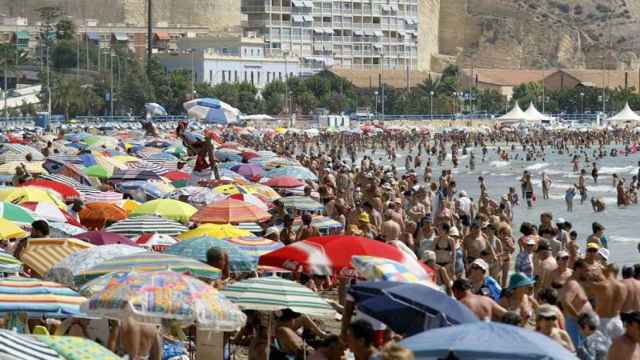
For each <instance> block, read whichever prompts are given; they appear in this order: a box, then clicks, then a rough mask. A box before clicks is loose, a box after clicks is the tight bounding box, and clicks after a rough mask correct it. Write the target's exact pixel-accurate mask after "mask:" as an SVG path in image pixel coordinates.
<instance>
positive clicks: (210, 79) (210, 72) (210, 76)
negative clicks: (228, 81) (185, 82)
mask: <svg viewBox="0 0 640 360" xmlns="http://www.w3.org/2000/svg"><path fill="white" fill-rule="evenodd" d="M209 81H213V70H209ZM222 81H224V75H222Z"/></svg>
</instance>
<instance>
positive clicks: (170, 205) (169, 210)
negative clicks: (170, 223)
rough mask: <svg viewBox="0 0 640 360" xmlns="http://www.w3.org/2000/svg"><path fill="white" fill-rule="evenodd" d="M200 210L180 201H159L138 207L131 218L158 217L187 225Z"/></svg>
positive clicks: (152, 201)
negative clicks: (142, 216) (141, 216)
mask: <svg viewBox="0 0 640 360" xmlns="http://www.w3.org/2000/svg"><path fill="white" fill-rule="evenodd" d="M197 211H198V209H196V208H194V207H193V206H191V205H189V204H187V203H184V202H182V201H179V200H172V199H157V200H151V201H147V202H146V203H144V204H142V205H140V206H138V207H137V208H136V209H135V210H134V211H133V212H132V213H131V216H140V215H157V216H160V217H163V218H166V219H171V220H176V221H178V222H181V223H187V222H188V221H189V219H190V218H191V216H193V214H195V213H196V212H197Z"/></svg>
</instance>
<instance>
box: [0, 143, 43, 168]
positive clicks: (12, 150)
mask: <svg viewBox="0 0 640 360" xmlns="http://www.w3.org/2000/svg"><path fill="white" fill-rule="evenodd" d="M29 154H30V155H31V160H32V161H43V160H44V155H42V153H41V152H40V151H38V150H36V149H35V148H33V147H31V146H28V145H22V144H2V146H0V162H3V163H7V162H10V161H16V162H19V161H23V162H24V161H27V155H29Z"/></svg>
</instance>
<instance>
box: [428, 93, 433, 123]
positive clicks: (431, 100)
mask: <svg viewBox="0 0 640 360" xmlns="http://www.w3.org/2000/svg"><path fill="white" fill-rule="evenodd" d="M433 94H434V93H433V90H431V91H429V117H430V118H431V120H433Z"/></svg>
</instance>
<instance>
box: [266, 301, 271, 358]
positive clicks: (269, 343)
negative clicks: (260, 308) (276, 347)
mask: <svg viewBox="0 0 640 360" xmlns="http://www.w3.org/2000/svg"><path fill="white" fill-rule="evenodd" d="M271 314H272V313H271V311H269V319H268V320H267V349H266V351H267V360H269V356H270V355H271Z"/></svg>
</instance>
